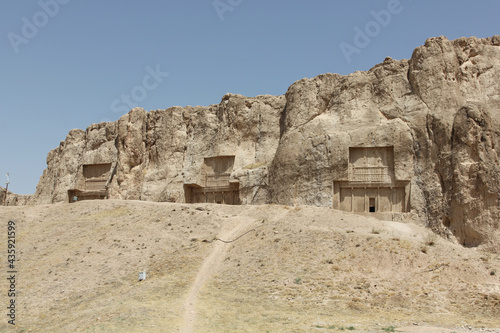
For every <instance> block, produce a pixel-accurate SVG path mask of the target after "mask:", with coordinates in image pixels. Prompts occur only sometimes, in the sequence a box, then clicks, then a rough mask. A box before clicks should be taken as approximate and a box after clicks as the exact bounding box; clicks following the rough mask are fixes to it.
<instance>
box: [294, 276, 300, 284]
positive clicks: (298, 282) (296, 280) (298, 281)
mask: <svg viewBox="0 0 500 333" xmlns="http://www.w3.org/2000/svg"><path fill="white" fill-rule="evenodd" d="M294 282H295V284H302V278H301V277H298V278H296V279H295V281H294Z"/></svg>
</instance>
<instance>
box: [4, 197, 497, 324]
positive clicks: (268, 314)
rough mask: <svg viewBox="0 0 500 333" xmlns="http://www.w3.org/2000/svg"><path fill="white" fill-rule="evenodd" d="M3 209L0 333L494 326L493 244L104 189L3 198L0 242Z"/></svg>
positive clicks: (318, 215)
mask: <svg viewBox="0 0 500 333" xmlns="http://www.w3.org/2000/svg"><path fill="white" fill-rule="evenodd" d="M9 220H15V221H16V222H17V249H18V259H19V261H18V267H19V274H18V281H17V289H18V291H19V293H18V303H19V306H18V309H17V321H18V324H17V325H16V329H14V330H12V328H11V327H9V326H8V325H7V324H6V320H5V316H2V317H3V318H4V319H3V320H2V322H0V331H2V332H4V331H5V332H10V331H18V332H27V331H31V332H334V331H340V330H342V329H343V330H348V328H354V331H355V332H384V330H383V329H384V328H385V329H388V328H389V327H390V326H395V327H396V331H399V332H453V331H455V332H461V331H469V327H470V328H472V329H473V330H476V331H480V329H481V328H483V329H484V330H485V331H490V332H499V331H500V330H498V329H496V328H498V327H500V257H499V256H498V255H493V254H489V253H483V252H481V251H480V250H477V249H466V248H462V247H460V246H458V245H455V244H452V243H450V242H448V241H445V240H442V239H440V238H436V237H433V236H432V234H430V233H429V231H428V230H426V229H424V228H422V227H420V226H416V225H413V224H411V223H406V224H405V223H395V222H384V221H378V220H374V219H371V218H366V217H362V216H357V215H351V214H348V213H344V212H339V211H334V210H331V209H328V208H314V207H297V208H293V207H284V206H276V205H269V206H221V205H205V204H203V205H201V204H200V205H183V204H169V203H148V202H137V201H126V202H124V201H115V200H109V201H93V202H80V203H77V204H71V205H69V204H60V205H54V206H37V207H0V225H1V226H2V227H1V229H0V230H4V231H3V232H0V241H1V243H0V244H6V234H7V231H6V230H7V229H6V225H7V222H8V221H9ZM248 231H250V232H248ZM245 233H246V234H245ZM243 234H244V236H243V237H241V238H238V237H239V236H240V235H243ZM217 238H218V239H222V240H233V239H236V238H238V239H237V240H236V241H234V242H231V243H224V242H221V241H220V240H217ZM4 246H5V245H4ZM4 261H5V260H4ZM142 270H146V271H147V274H148V277H147V280H146V281H143V282H139V281H138V273H139V272H140V271H142ZM3 271H4V272H6V269H3ZM4 275H6V273H4ZM2 280H3V279H2ZM6 286H7V285H6V283H5V285H2V290H5V287H6ZM6 302H7V297H6V294H5V292H2V295H1V297H0V304H6ZM2 306H3V305H2Z"/></svg>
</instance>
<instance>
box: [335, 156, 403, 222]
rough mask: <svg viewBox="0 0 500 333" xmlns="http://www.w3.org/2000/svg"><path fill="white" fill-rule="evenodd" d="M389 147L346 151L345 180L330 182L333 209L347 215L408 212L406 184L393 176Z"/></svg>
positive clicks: (392, 162) (392, 163)
mask: <svg viewBox="0 0 500 333" xmlns="http://www.w3.org/2000/svg"><path fill="white" fill-rule="evenodd" d="M393 151H394V150H393V147H360V148H354V147H351V148H349V167H348V179H347V180H339V181H334V184H333V185H334V186H333V188H334V195H333V198H334V200H333V208H335V209H340V210H344V211H348V212H366V213H379V212H382V213H383V212H394V213H404V212H407V211H408V206H409V203H408V195H409V183H410V182H409V181H408V180H397V179H396V178H395V175H394V152H393Z"/></svg>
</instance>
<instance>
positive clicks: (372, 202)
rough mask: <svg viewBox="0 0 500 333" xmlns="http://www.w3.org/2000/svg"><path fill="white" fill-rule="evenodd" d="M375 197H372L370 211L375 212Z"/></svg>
mask: <svg viewBox="0 0 500 333" xmlns="http://www.w3.org/2000/svg"><path fill="white" fill-rule="evenodd" d="M375 211H376V210H375V198H370V206H369V212H370V213H375Z"/></svg>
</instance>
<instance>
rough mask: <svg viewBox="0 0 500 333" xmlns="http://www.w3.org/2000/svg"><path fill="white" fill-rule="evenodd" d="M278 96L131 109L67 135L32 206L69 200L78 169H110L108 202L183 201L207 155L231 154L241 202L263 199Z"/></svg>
mask: <svg viewBox="0 0 500 333" xmlns="http://www.w3.org/2000/svg"><path fill="white" fill-rule="evenodd" d="M284 103H285V101H284V96H258V97H255V98H247V97H243V96H240V95H232V94H227V95H225V96H224V97H223V99H222V101H221V103H220V104H219V105H211V106H208V107H201V106H196V107H190V106H188V107H183V108H181V107H172V108H169V109H166V110H155V111H150V112H146V111H144V110H143V109H141V108H136V109H133V110H131V111H130V112H129V113H128V114H126V115H124V116H123V117H121V118H120V119H119V120H118V121H116V122H110V123H99V124H93V125H92V126H90V127H89V128H87V130H86V131H82V130H72V131H70V133H69V134H68V136H67V138H66V140H65V141H63V142H61V144H60V146H59V147H58V148H56V149H54V150H52V151H51V152H50V153H49V155H48V157H47V169H46V170H45V171H44V174H43V175H42V177H41V178H40V183H39V185H38V187H37V191H36V193H35V198H36V199H35V200H36V202H37V203H41V204H42V203H55V202H63V201H67V200H68V198H67V196H68V193H67V191H68V189H72V188H75V186H76V183H77V181H78V177H79V174H81V168H82V165H85V164H101V163H111V164H112V169H113V172H114V176H113V178H112V181H111V183H110V184H109V197H110V198H116V199H133V200H151V201H169V202H184V200H185V198H184V188H183V185H184V184H186V183H196V182H197V181H198V178H199V174H200V169H201V167H202V164H203V159H204V158H205V157H213V156H221V155H234V156H235V157H236V158H235V166H234V170H235V171H234V172H233V173H232V175H231V177H232V178H233V180H235V181H238V182H239V185H240V189H239V191H240V197H241V202H242V203H243V204H253V203H263V202H265V201H266V200H267V178H268V177H267V166H268V165H269V164H270V163H271V161H272V159H273V157H274V153H275V152H276V148H277V146H278V141H279V118H280V113H281V110H282V109H283V106H284Z"/></svg>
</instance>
